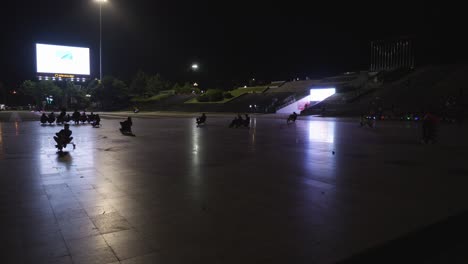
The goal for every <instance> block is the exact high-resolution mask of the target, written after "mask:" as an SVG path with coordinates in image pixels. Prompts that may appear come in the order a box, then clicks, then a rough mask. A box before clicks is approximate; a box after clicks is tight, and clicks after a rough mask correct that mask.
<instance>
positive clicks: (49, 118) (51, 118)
mask: <svg viewBox="0 0 468 264" xmlns="http://www.w3.org/2000/svg"><path fill="white" fill-rule="evenodd" d="M48 121H49V123H50V124H52V123H53V122H55V114H54V112H51V113H50V114H49V116H48Z"/></svg>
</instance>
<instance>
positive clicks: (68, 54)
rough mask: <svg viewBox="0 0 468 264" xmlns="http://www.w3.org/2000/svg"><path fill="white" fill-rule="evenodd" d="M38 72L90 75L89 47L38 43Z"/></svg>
mask: <svg viewBox="0 0 468 264" xmlns="http://www.w3.org/2000/svg"><path fill="white" fill-rule="evenodd" d="M36 63H37V64H36V66H37V72H38V73H63V74H75V75H90V66H89V48H80V47H69V46H57V45H48V44H36Z"/></svg>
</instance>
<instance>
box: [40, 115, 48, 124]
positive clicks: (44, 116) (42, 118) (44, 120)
mask: <svg viewBox="0 0 468 264" xmlns="http://www.w3.org/2000/svg"><path fill="white" fill-rule="evenodd" d="M47 121H49V118H48V117H47V115H46V114H45V113H42V116H41V123H42V124H45V123H47Z"/></svg>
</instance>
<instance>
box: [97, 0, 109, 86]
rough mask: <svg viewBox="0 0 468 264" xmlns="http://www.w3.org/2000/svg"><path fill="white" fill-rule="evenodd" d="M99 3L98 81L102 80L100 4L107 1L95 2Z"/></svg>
mask: <svg viewBox="0 0 468 264" xmlns="http://www.w3.org/2000/svg"><path fill="white" fill-rule="evenodd" d="M95 1H96V2H98V3H99V80H102V4H104V3H106V2H107V0H95Z"/></svg>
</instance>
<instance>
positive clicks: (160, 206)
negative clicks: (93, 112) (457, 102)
mask: <svg viewBox="0 0 468 264" xmlns="http://www.w3.org/2000/svg"><path fill="white" fill-rule="evenodd" d="M34 118H35V117H34ZM34 118H31V116H30V115H24V116H23V115H22V114H17V113H0V119H1V120H3V122H0V219H1V222H2V227H3V232H2V239H1V240H0V248H1V249H2V259H1V261H0V262H1V263H15V264H17V263H18V264H21V263H34V264H40V263H47V264H68V263H75V264H94V263H96V264H101V263H102V264H105V263H112V264H114V263H122V264H143V263H144V264H146V263H164V264H172V263H187V264H188V263H204V264H206V263H233V264H234V263H235V264H239V263H334V262H337V261H342V260H349V259H350V258H351V257H353V256H355V255H356V254H359V253H362V252H366V251H367V250H369V249H372V248H375V247H378V246H381V245H384V244H385V243H387V242H388V241H392V240H394V239H398V238H400V237H402V236H405V235H406V234H408V233H411V232H415V231H417V230H421V229H423V228H424V227H427V226H430V225H432V224H434V223H438V222H440V221H444V220H445V219H447V218H448V217H449V216H455V215H458V214H461V213H463V212H465V211H466V210H467V209H468V203H467V201H468V191H467V189H468V159H467V157H468V148H467V147H468V139H467V138H466V135H468V133H467V132H468V129H467V128H468V127H467V126H462V127H460V126H457V125H456V124H450V125H442V126H441V127H440V131H439V138H440V141H439V142H438V143H437V144H434V145H423V144H420V143H419V142H418V140H419V137H420V127H419V126H420V123H411V122H390V121H388V122H380V123H377V126H376V128H374V129H372V128H361V127H359V124H358V121H357V120H353V119H339V118H338V119H335V118H318V117H299V119H298V121H297V122H296V123H295V124H290V125H287V124H286V121H285V119H284V118H282V117H278V116H274V115H269V116H261V115H260V116H253V117H252V120H251V127H250V129H247V128H237V129H229V128H228V127H227V126H228V124H229V123H230V121H231V119H232V117H231V116H229V115H228V116H223V115H217V116H216V117H210V115H209V114H208V121H207V124H206V125H205V126H202V127H196V126H195V124H194V123H195V122H194V119H193V118H191V117H159V118H158V117H154V118H136V117H135V118H134V120H133V121H134V126H133V130H134V133H135V134H136V137H126V136H123V135H121V134H120V132H119V131H118V128H119V124H118V123H119V120H123V118H118V117H115V116H114V117H112V116H109V117H107V118H104V119H103V120H102V127H101V128H92V127H91V126H90V125H78V126H74V125H71V130H72V131H73V136H74V138H75V140H74V141H75V143H76V149H73V148H71V146H69V147H68V149H66V150H67V151H68V152H69V154H68V155H63V156H59V155H57V153H56V149H55V148H54V142H53V139H52V137H53V135H54V133H56V132H58V131H59V130H60V129H61V127H60V126H41V125H40V124H39V122H38V121H28V120H32V119H34ZM453 257H454V256H453ZM465 260H466V259H465ZM376 263H377V262H376ZM399 263H404V261H400V262H399ZM440 263H455V262H450V261H448V262H440ZM460 263H462V262H460Z"/></svg>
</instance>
